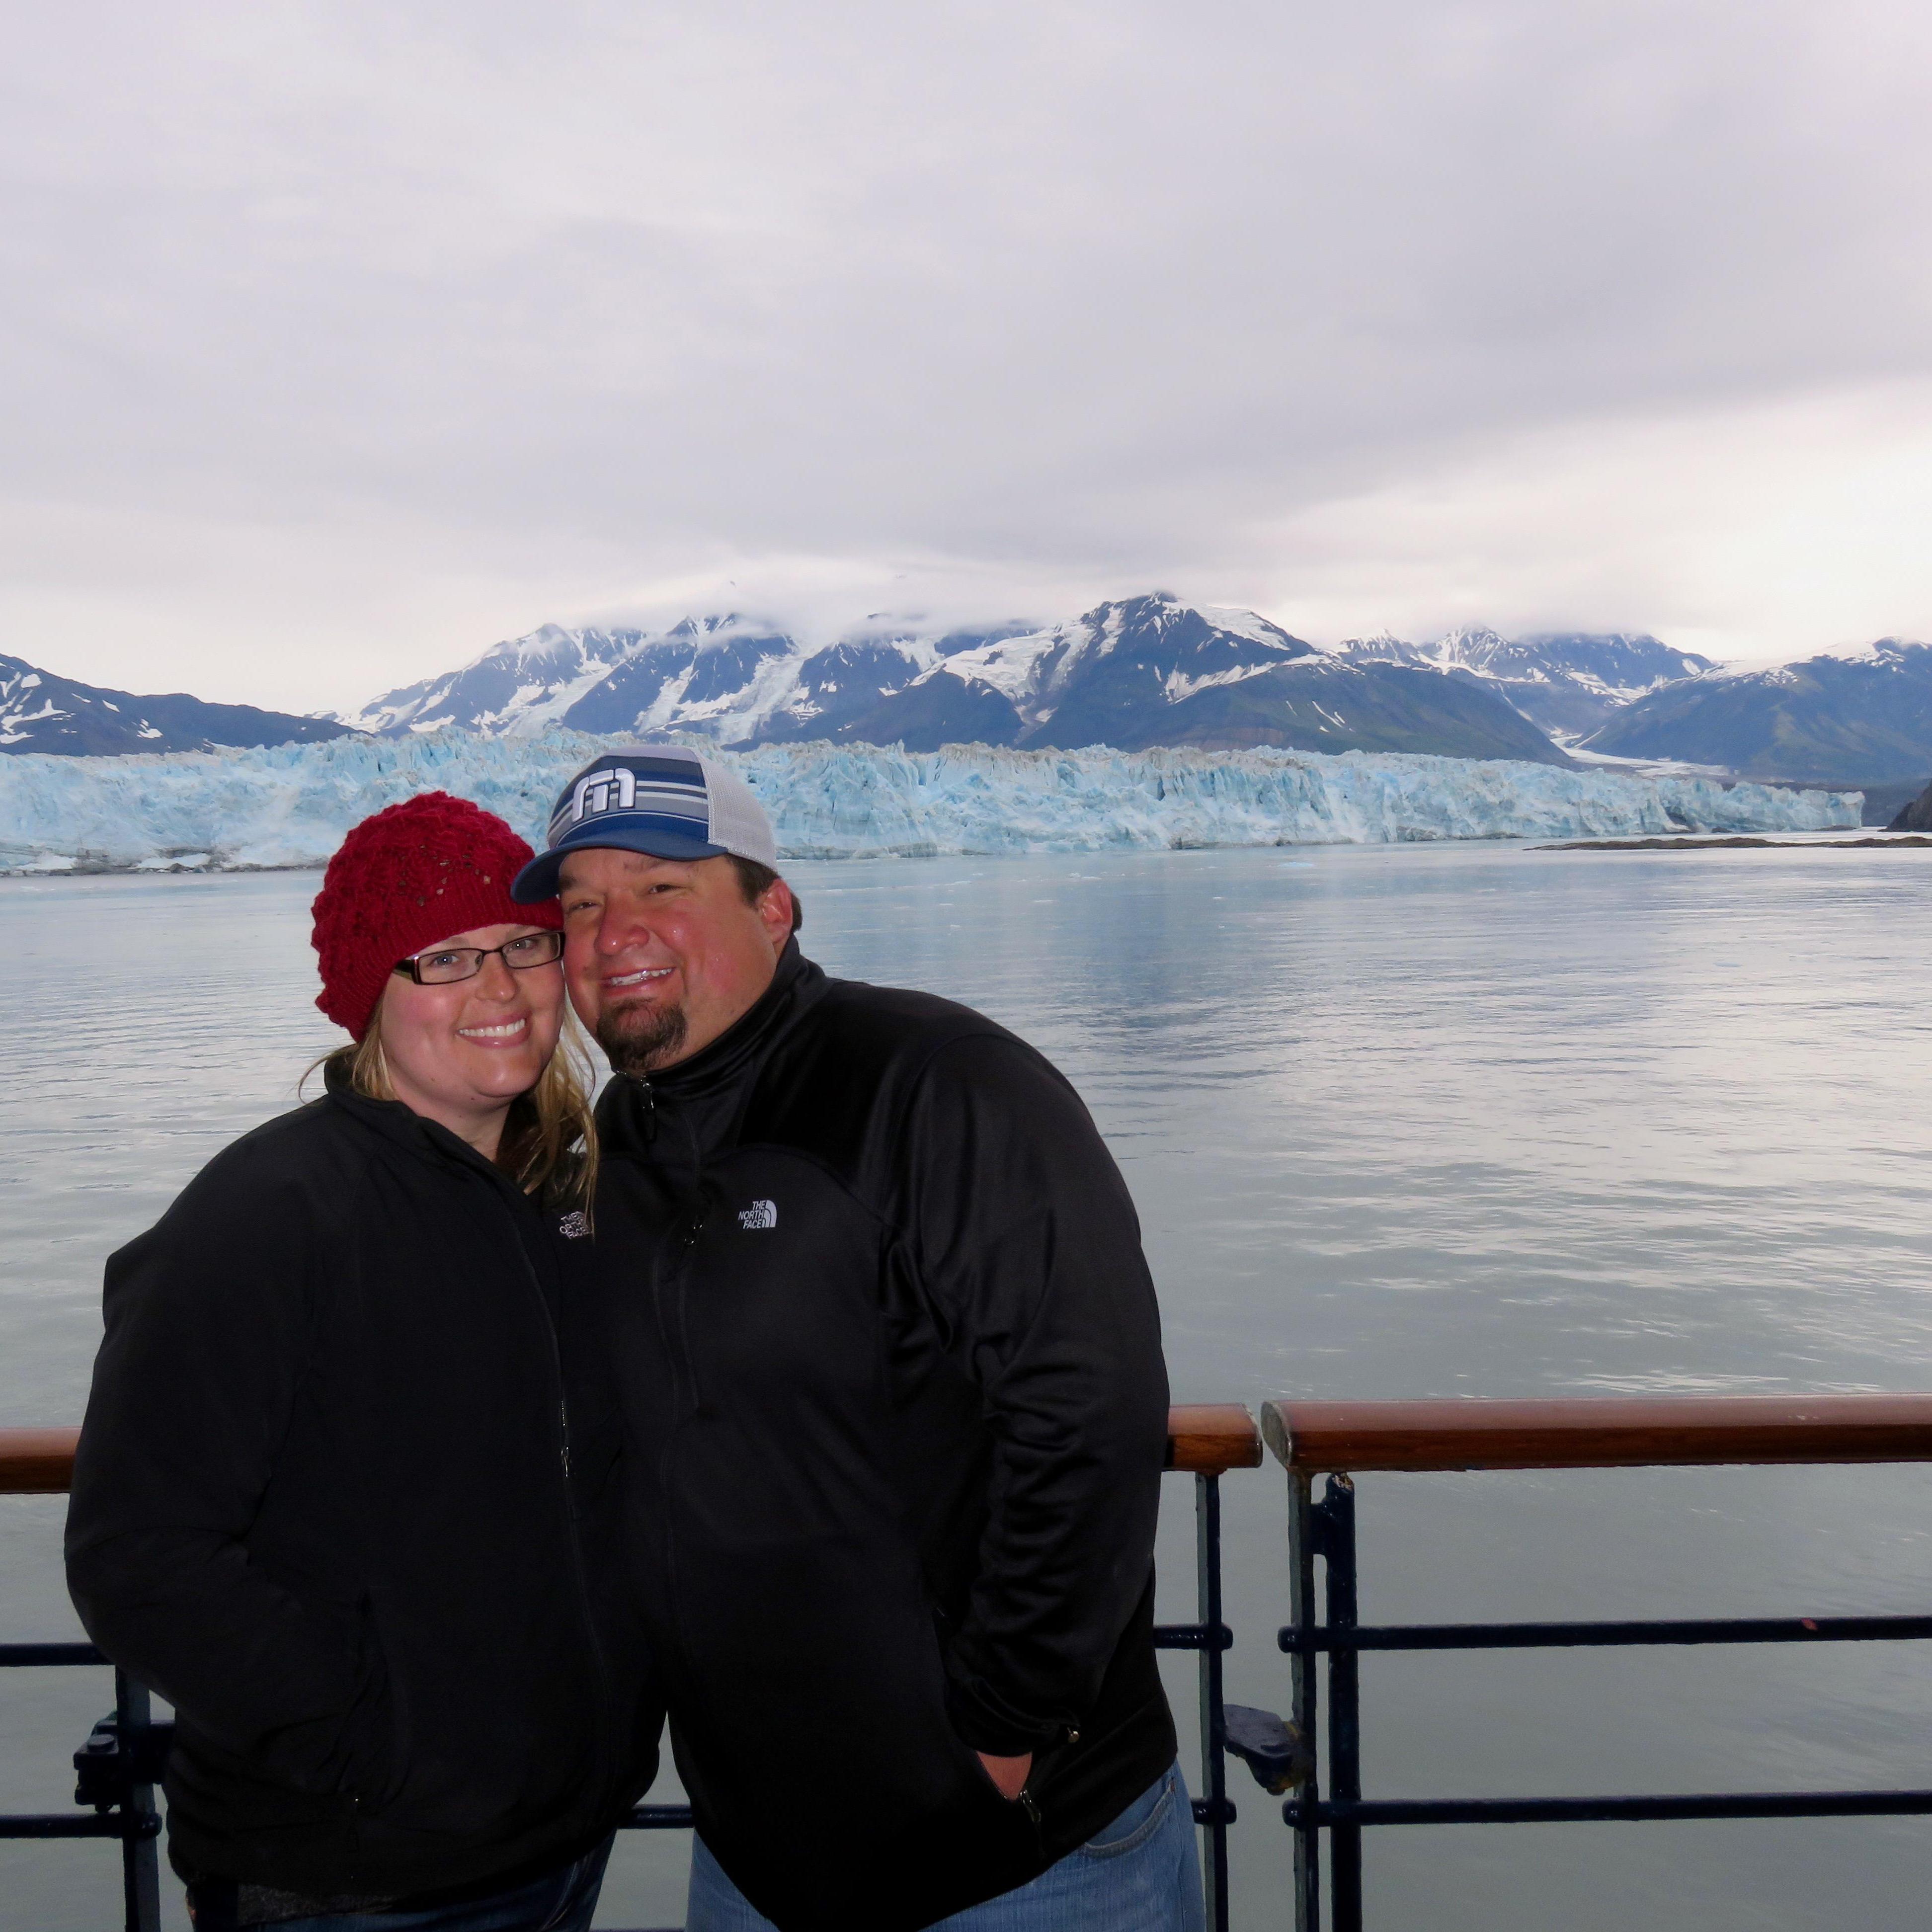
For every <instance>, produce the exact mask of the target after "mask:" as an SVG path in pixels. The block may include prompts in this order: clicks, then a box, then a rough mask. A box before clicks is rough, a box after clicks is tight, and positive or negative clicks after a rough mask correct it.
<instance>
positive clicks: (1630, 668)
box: [1331, 627, 1716, 740]
mask: <svg viewBox="0 0 1932 1932" xmlns="http://www.w3.org/2000/svg"><path fill="white" fill-rule="evenodd" d="M1331 655H1334V656H1336V657H1339V658H1343V659H1344V660H1345V661H1347V662H1349V663H1351V664H1368V663H1376V662H1382V663H1388V664H1415V665H1418V666H1422V667H1427V668H1430V669H1433V670H1443V671H1447V672H1448V673H1450V674H1451V676H1460V677H1463V678H1470V679H1481V680H1482V681H1483V682H1484V683H1485V684H1487V685H1490V686H1491V687H1492V688H1493V689H1494V690H1495V691H1496V692H1497V694H1498V695H1499V696H1500V697H1503V698H1505V700H1507V701H1508V703H1511V705H1513V706H1514V707H1515V708H1516V709H1517V710H1518V711H1520V712H1522V713H1523V715H1524V716H1525V717H1526V718H1529V720H1530V721H1531V722H1532V724H1537V725H1539V726H1541V728H1542V729H1543V730H1545V731H1547V732H1550V733H1552V734H1553V736H1556V737H1557V738H1559V739H1570V740H1574V739H1577V738H1581V737H1583V736H1587V735H1588V734H1589V733H1591V732H1592V731H1594V730H1597V729H1598V727H1599V726H1601V724H1604V723H1605V722H1606V721H1607V720H1608V719H1609V718H1610V716H1611V715H1613V713H1614V712H1617V711H1619V710H1621V709H1622V708H1623V707H1624V706H1625V705H1627V704H1631V703H1635V701H1636V700H1637V699H1638V698H1640V697H1644V696H1646V695H1647V694H1649V692H1651V691H1655V690H1656V689H1658V688H1659V687H1660V686H1661V685H1666V684H1670V683H1674V682H1676V681H1677V680H1679V679H1682V678H1687V677H1697V676H1700V675H1701V674H1702V673H1704V672H1706V671H1708V670H1715V668H1716V667H1715V664H1713V663H1712V660H1711V659H1710V658H1705V657H1700V656H1699V655H1697V652H1694V651H1679V650H1673V649H1671V647H1670V646H1669V645H1667V644H1666V643H1663V642H1661V640H1659V639H1658V638H1655V637H1650V636H1649V635H1638V636H1635V637H1632V636H1629V635H1627V634H1625V633H1624V632H1622V631H1607V632H1594V631H1537V632H1535V633H1532V634H1531V635H1529V636H1528V637H1502V636H1501V635H1499V634H1498V633H1497V632H1496V631H1492V630H1489V629H1486V628H1481V627H1465V628H1459V629H1457V630H1454V631H1450V632H1449V633H1448V635H1447V636H1445V637H1438V638H1437V639H1436V641H1435V642H1434V643H1428V644H1409V643H1403V641H1402V640H1400V638H1397V637H1388V636H1383V637H1351V638H1349V639H1348V640H1346V642H1344V643H1340V644H1337V645H1336V646H1334V649H1333V652H1332V653H1331Z"/></svg>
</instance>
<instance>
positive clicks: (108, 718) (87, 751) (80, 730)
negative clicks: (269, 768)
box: [0, 657, 350, 757]
mask: <svg viewBox="0 0 1932 1932" xmlns="http://www.w3.org/2000/svg"><path fill="white" fill-rule="evenodd" d="M347 736H350V729H349V727H348V726H347V725H346V724H338V723H336V722H335V721H334V720H333V719H332V718H296V717H293V716H292V715H290V713H288V712H285V711H258V710H257V709H256V708H255V706H254V705H252V704H209V703H205V702H204V701H203V700H202V699H200V698H199V697H189V696H188V695H187V693H186V692H184V691H172V692H170V693H169V694H167V695H166V696H164V697H136V695H135V694H133V692H132V691H110V690H105V689H103V688H101V686H100V685H92V684H77V683H76V682H74V679H71V678H66V677H59V676H55V673H53V672H52V671H50V670H40V669H39V668H38V667H37V666H35V665H33V664H28V662H27V661H26V659H25V658H10V657H0V751H13V752H23V751H52V752H55V753H57V754H62V755H64V756H66V757H94V756H98V755H99V754H103V753H108V752H115V751H214V750H215V749H217V748H219V747H223V746H233V747H237V748H248V747H251V746H255V745H296V744H300V745H308V744H314V743H317V742H320V740H321V739H326V738H344V737H347Z"/></svg>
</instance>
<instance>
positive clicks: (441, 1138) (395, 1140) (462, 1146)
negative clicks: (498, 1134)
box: [322, 1066, 519, 1194]
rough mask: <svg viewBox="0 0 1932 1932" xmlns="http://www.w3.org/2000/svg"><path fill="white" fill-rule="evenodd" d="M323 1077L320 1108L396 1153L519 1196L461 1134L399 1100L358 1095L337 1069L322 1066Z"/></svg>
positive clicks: (514, 1188) (506, 1180)
mask: <svg viewBox="0 0 1932 1932" xmlns="http://www.w3.org/2000/svg"><path fill="white" fill-rule="evenodd" d="M322 1077H323V1086H324V1087H325V1088H326V1090H327V1097H326V1099H325V1100H323V1103H322V1105H323V1106H326V1107H335V1108H338V1109H340V1110H341V1112H344V1113H345V1114H347V1115H349V1116H350V1118H351V1119H353V1120H355V1121H359V1122H360V1123H361V1124H362V1126H363V1127H365V1129H366V1130H368V1131H369V1132H370V1133H374V1134H375V1135H377V1136H379V1137H380V1139H383V1140H385V1141H386V1142H389V1145H391V1146H392V1147H393V1148H395V1149H396V1150H397V1151H398V1153H402V1154H411V1155H413V1156H414V1157H416V1159H417V1160H428V1161H435V1162H438V1163H442V1164H443V1165H448V1164H449V1163H452V1162H454V1163H456V1164H457V1165H458V1166H465V1167H469V1168H472V1169H475V1170H476V1171H477V1172H478V1173H481V1174H487V1175H489V1177H490V1178H491V1179H492V1180H493V1181H496V1182H497V1183H498V1184H499V1185H501V1186H502V1187H505V1188H507V1189H508V1191H509V1192H510V1193H512V1194H516V1193H518V1192H519V1190H517V1187H516V1185H515V1184H514V1182H513V1181H511V1179H510V1178H509V1176H508V1175H506V1174H505V1173H504V1172H503V1171H502V1169H501V1168H499V1167H498V1166H497V1165H496V1163H495V1162H494V1161H490V1160H484V1158H483V1157H482V1156H481V1154H478V1152H477V1151H476V1150H475V1148H473V1147H472V1146H471V1145H469V1142H467V1141H466V1140H465V1139H463V1137H462V1136H460V1134H453V1133H451V1132H450V1131H449V1129H448V1128H447V1127H444V1126H443V1124H441V1123H440V1121H430V1120H425V1118H423V1116H422V1115H420V1114H419V1113H417V1112H416V1111H415V1110H414V1109H413V1108H410V1107H408V1106H404V1103H402V1102H401V1100H371V1099H370V1098H369V1097H368V1095H366V1094H359V1093H357V1092H356V1090H355V1088H353V1087H352V1086H351V1085H350V1084H349V1076H348V1075H347V1073H345V1072H344V1070H342V1069H341V1067H336V1066H328V1067H324V1068H323V1076H322Z"/></svg>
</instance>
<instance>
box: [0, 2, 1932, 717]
mask: <svg viewBox="0 0 1932 1932" xmlns="http://www.w3.org/2000/svg"><path fill="white" fill-rule="evenodd" d="M9 15H10V18H9V23H8V27H9V36H10V45H11V49H12V57H11V58H10V62H9V64H8V65H9V74H8V76H7V80H6V82H5V86H6V89H7V93H6V98H5V101H4V103H0V196H3V197H4V208H5V220H4V222H0V251H4V254H0V266H3V267H4V269H5V273H6V275H7V282H8V285H9V287H10V289H11V290H13V291H14V293H13V296H12V298H11V299H10V300H9V302H8V303H7V305H6V309H5V325H4V326H5V332H6V340H5V358H4V365H5V371H6V374H5V377H4V384H5V387H4V405H3V407H4V417H0V422H4V429H5V436H4V443H0V463H4V471H5V474H4V481H0V488H4V491H5V499H6V503H7V512H8V514H7V518H6V529H7V532H8V533H7V535H5V536H4V537H0V561H4V565H5V589H4V591H0V616H4V618H5V628H4V629H0V649H10V650H13V651H17V652H20V653H22V654H24V655H29V656H34V657H37V658H40V659H41V660H43V661H47V662H49V663H50V664H55V665H56V666H58V667H60V668H62V669H63V670H68V671H69V672H70V673H73V674H76V675H81V676H92V677H95V678H97V679H101V680H104V681H108V682H118V683H124V684H129V685H135V686H137V687H139V688H153V687H154V686H156V685H189V686H190V687H194V688H203V689H205V690H206V691H209V692H210V693H211V694H217V695H222V696H236V697H255V698H257V699H258V700H264V701H269V702H280V703H294V704H300V705H302V706H308V705H321V704H325V703H339V702H344V701H349V700H354V699H356V698H358V697H362V696H364V695H365V694H367V693H368V691H370V690H372V689H374V688H377V687H378V686H380V685H384V684H389V683H394V682H398V681H401V679H404V678H405V677H407V676H416V675H418V674H420V673H422V672H424V671H426V670H431V669H433V668H435V667H438V666H440V665H441V664H443V663H446V662H447V661H450V660H452V658H454V657H455V656H457V655H462V654H464V653H466V652H469V651H472V650H474V649H478V648H480V647H481V645H483V644H484V643H487V642H488V641H489V640H490V638H492V637H495V636H497V635H499V634H504V633H505V632H508V631H514V630H517V629H520V628H525V627H526V626H527V625H529V624H532V623H534V622H538V621H539V620H541V619H544V618H547V617H556V618H564V619H568V618H571V617H574V616H583V615H586V614H589V613H594V612H598V611H613V610H631V609H637V610H644V609H656V608H661V607H671V606H673V605H675V604H677V603H678V602H679V601H685V600H689V599H696V600H698V601H709V599H710V598H712V596H714V595H720V594H724V593H725V589H726V586H730V585H731V584H732V583H733V580H735V582H736V588H737V589H739V592H741V594H742V595H745V596H746V597H753V596H755V597H757V598H763V599H764V600H765V601H766V602H767V603H768V604H769V605H770V606H771V607H774V608H776V607H782V606H784V605H785V604H787V602H788V601H789V602H800V601H802V602H803V603H805V604H814V607H816V606H819V605H828V604H830V603H835V602H836V601H838V598H840V597H841V596H844V597H846V598H848V599H849V601H850V607H852V608H853V609H858V608H862V607H865V605H867V604H875V603H876V602H877V601H880V600H881V599H883V598H888V597H896V598H898V599H899V601H902V602H908V603H917V602H919V601H926V602H929V603H930V602H932V601H940V602H952V603H956V604H959V605H961V606H962V607H965V606H968V605H977V606H978V607H981V608H991V609H998V610H1011V609H1013V608H1016V607H1022V606H1024V607H1028V608H1031V609H1035V610H1049V609H1057V608H1058V607H1061V604H1064V603H1065V602H1067V601H1079V600H1080V599H1082V598H1085V597H1086V596H1088V595H1093V594H1096V593H1099V592H1107V591H1114V590H1119V589H1131V588H1139V587H1144V586H1146V585H1148V584H1149V583H1154V582H1156V581H1160V582H1163V583H1169V584H1170V585H1172V586H1173V587H1175V588H1177V589H1181V590H1183V591H1184V592H1191V593H1193V594H1198V595H1210V596H1219V597H1224V598H1242V599H1245V600H1247V601H1257V602H1259V603H1261V604H1262V605H1263V607H1265V608H1268V609H1269V610H1271V613H1274V614H1275V615H1277V616H1280V617H1281V618H1283V620H1284V621H1286V622H1290V623H1291V624H1292V625H1302V626H1304V627H1305V628H1308V629H1310V630H1311V631H1313V632H1314V633H1315V634H1318V635H1319V634H1323V633H1324V632H1325V631H1326V632H1328V633H1330V634H1333V633H1335V632H1338V631H1342V630H1345V629H1347V628H1357V629H1366V628H1372V627H1373V626H1374V625H1378V624H1380V623H1382V622H1394V623H1397V624H1398V625H1402V626H1405V627H1407V628H1411V629H1421V628H1428V627H1429V626H1430V625H1433V624H1442V623H1446V622H1450V621H1453V620H1455V619H1460V618H1464V617H1475V616H1481V617H1485V618H1488V619H1493V620H1495V621H1498V622H1511V621H1512V620H1514V621H1517V622H1523V623H1531V622H1549V623H1583V622H1593V623H1594V622H1601V623H1605V624H1616V625H1650V626H1653V627H1655V628H1660V629H1664V630H1667V631H1670V634H1673V637H1677V638H1678V639H1679V640H1681V641H1683V642H1685V643H1693V642H1694V637H1695V638H1697V639H1703V640H1705V643H1704V647H1706V648H1709V647H1710V646H1711V645H1712V643H1715V644H1716V645H1717V646H1718V647H1719V648H1720V649H1723V650H1726V651H1728V652H1731V653H1743V654H1746V655H1751V654H1754V653H1755V654H1757V655H1767V654H1771V653H1772V652H1781V651H1786V650H1796V649H1802V648H1804V647H1805V646H1806V645H1807V644H1808V643H1823V642H1825V641H1827V640H1829V639H1831V638H1832V637H1837V636H1839V635H1841V634H1856V633H1858V631H1861V630H1873V629H1885V628H1901V629H1912V628H1928V627H1932V584H1928V583H1927V581H1926V580H1925V577H1924V571H1923V569H1922V567H1921V565H1920V564H1919V563H1918V559H1917V556H1916V555H1915V549H1916V545H1915V543H1913V542H1912V541H1911V540H1910V538H1909V536H1908V535H1907V532H1908V530H1909V529H1911V528H1912V527H1915V526H1918V525H1919V524H1921V523H1922V520H1923V517H1924V514H1925V512H1926V511H1928V510H1932V402H1928V390H1927V378H1928V376H1932V371H1927V366H1926V365H1927V348H1926V344H1927V331H1926V326H1925V324H1926V320H1927V318H1926V308H1927V290H1926V282H1927V271H1926V269H1925V268H1924V263H1926V262H1927V260H1932V251H1928V249H1927V239H1928V238H1927V234H1926V233H1925V230H1926V228H1927V213H1926V210H1927V206H1928V205H1929V204H1928V200H1927V192H1926V190H1927V186H1928V182H1927V173H1928V163H1932V144H1928V141H1927V136H1926V135H1925V133H1924V128H1925V127H1926V126H1927V124H1932V117H1928V114H1927V107H1928V103H1927V99H1926V94H1927V83H1926V80H1925V78H1924V77H1925V76H1926V75H1927V73H1928V71H1932V69H1928V65H1927V52H1928V51H1929V50H1932V49H1928V47H1927V40H1928V38H1932V28H1928V26H1927V22H1926V20H1925V18H1924V15H1923V13H1922V10H1914V9H1909V8H1907V7H1904V6H1903V5H1885V6H1879V5H1857V4H1853V5H1844V6H1841V7H1835V8H1833V9H1830V10H1826V9H1823V8H1820V7H1816V6H1813V5H1796V4H1793V3H1792V0H1771V4H1769V5H1761V6H1758V7H1750V8H1747V7H1741V6H1739V5H1736V4H1727V5H1715V4H1698V0H1687V4H1677V5H1644V4H1626V5H1614V6H1610V5H1598V6H1589V5H1583V6H1577V7H1562V8H1557V7H1550V6H1549V5H1547V4H1535V5H1532V4H1507V0H1484V4H1476V5H1460V6H1458V5H1448V6H1445V5H1440V4H1434V5H1421V4H1413V5H1412V4H1393V0H1387V3H1385V4H1380V5H1378V4H1373V0H1372V4H1369V5H1362V6H1358V7H1352V8H1348V9H1338V8H1334V7H1313V6H1305V5H1296V6H1292V7H1282V6H1280V5H1247V4H1229V0H1204V3H1203V4H1196V5H1192V6H1190V7H1185V8H1182V7H1175V6H1172V5H1163V6H1156V5H1136V4H1133V0H1112V3H1111V4H1109V5H1105V6H1101V5H1067V4H1051V0H1049V4H1040V0H1031V4H1028V5H1007V4H1004V0H989V4H983V5H937V6H932V7H919V8H906V7H900V6H887V5H854V4H839V0H830V4H826V5H815V6H813V7H802V6H796V7H784V6H776V5H763V6H760V5H742V4H740V5H733V4H730V0H724V4H716V0H712V4H706V5H703V6H702V7H699V6H695V5H668V6H667V5H658V6H650V5H598V4H583V0H579V4H574V5H573V4H561V5H552V6H548V7H542V8H538V7H506V6H502V5H493V4H491V0H466V4H462V5H431V4H419V5H408V4H404V5H386V6H383V7H377V6H374V5H353V4H352V5H341V4H338V5H330V6H328V7H322V6H320V5H290V4H286V0H283V4H275V0H268V4H263V0H255V3H254V4H247V5H242V4H234V5H211V4H207V0H182V4H181V5H175V6H171V7H165V8H153V7H136V6H134V5H130V4H114V5H101V4H94V5H89V4H86V0H79V4H72V0H71V4H69V5H66V6H65V7H62V8H60V9H58V10H56V9H49V8H31V7H26V6H25V5H20V4H18V0H16V4H15V5H13V7H10V9H9ZM1793 425H1796V428H1795V429H1794V428H1793ZM1781 431H1788V432H1790V433H1781ZM1878 479H1883V487H1882V488H1881V487H1877V484H1878ZM1874 498H1876V506H1877V508H1878V510H1879V512H1880V514H1879V516H1878V517H1877V520H1876V523H1874V520H1873V499H1874ZM1908 513H1909V514H1908ZM1894 520H1895V521H1896V524H1897V527H1896V529H1894ZM1772 538H1775V541H1772ZM1794 544H1795V545H1796V552H1795V553H1794V550H1793V546H1794ZM1768 545H1769V558H1770V562H1769V574H1770V576H1771V577H1772V581H1769V582H1768V581H1767V568H1768V565H1767V546H1768ZM1693 634H1694V635H1693Z"/></svg>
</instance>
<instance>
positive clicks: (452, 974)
mask: <svg viewBox="0 0 1932 1932" xmlns="http://www.w3.org/2000/svg"><path fill="white" fill-rule="evenodd" d="M491 953H495V954H496V956H497V957H498V958H499V959H501V960H502V962H503V964H504V965H505V966H507V967H508V968H509V969H510V971H511V972H513V973H524V972H527V971H529V969H530V968H531V967H532V966H553V965H556V962H557V961H559V959H562V957H563V935H562V933H560V932H526V933H525V934H524V935H523V937H522V938H520V939H506V940H505V941H504V942H503V943H502V945H501V946H440V947H437V950H435V951H434V953H418V954H417V955H416V957H415V958H414V959H399V960H398V961H397V962H396V965H395V971H397V972H398V973H401V974H403V975H404V977H405V978H407V979H411V980H414V981H415V982H416V984H417V985H418V986H454V985H455V983H456V982H457V981H458V980H473V979H475V977H476V976H477V974H479V973H480V972H481V971H482V970H483V962H484V960H486V959H488V958H489V957H490V954H491Z"/></svg>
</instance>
